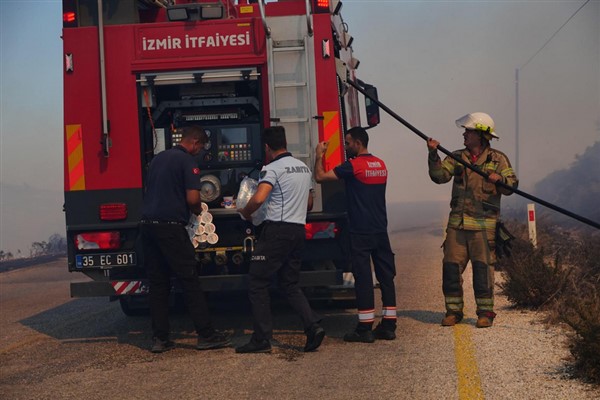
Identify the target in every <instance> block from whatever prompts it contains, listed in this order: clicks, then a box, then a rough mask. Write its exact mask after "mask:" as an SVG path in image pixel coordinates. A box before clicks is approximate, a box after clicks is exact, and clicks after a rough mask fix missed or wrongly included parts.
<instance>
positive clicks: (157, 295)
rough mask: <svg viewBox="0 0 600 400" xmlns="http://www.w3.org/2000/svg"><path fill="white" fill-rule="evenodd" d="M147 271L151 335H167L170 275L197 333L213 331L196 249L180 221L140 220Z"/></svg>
mask: <svg viewBox="0 0 600 400" xmlns="http://www.w3.org/2000/svg"><path fill="white" fill-rule="evenodd" d="M141 233H142V242H143V247H144V260H145V264H146V275H147V276H148V279H149V281H150V313H151V314H152V331H153V336H154V337H156V338H159V339H161V340H167V339H168V338H169V330H170V328H169V293H170V292H171V275H174V276H175V277H177V279H178V280H179V282H180V283H181V286H182V287H183V292H184V297H185V301H186V305H187V308H188V311H189V313H190V316H191V318H192V321H193V322H194V327H195V328H196V332H197V333H198V334H199V335H202V336H207V335H210V334H211V333H212V330H213V328H212V327H211V321H210V315H209V311H208V305H207V303H206V298H205V296H204V291H203V290H202V287H201V286H200V280H199V279H198V271H197V270H196V264H197V263H196V258H195V251H194V247H193V246H192V243H191V242H190V239H189V236H188V234H187V231H186V230H185V227H184V226H183V225H176V224H167V223H165V224H144V223H142V224H141Z"/></svg>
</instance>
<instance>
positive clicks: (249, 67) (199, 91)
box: [63, 0, 379, 312]
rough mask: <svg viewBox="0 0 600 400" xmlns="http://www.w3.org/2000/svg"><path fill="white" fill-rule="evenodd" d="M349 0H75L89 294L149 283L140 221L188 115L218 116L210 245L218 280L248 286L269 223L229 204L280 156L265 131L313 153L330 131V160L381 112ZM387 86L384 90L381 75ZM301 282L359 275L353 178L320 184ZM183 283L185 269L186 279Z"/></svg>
mask: <svg viewBox="0 0 600 400" xmlns="http://www.w3.org/2000/svg"><path fill="white" fill-rule="evenodd" d="M341 5H342V3H341V1H339V0H286V1H283V0H280V1H272V2H268V3H265V2H264V1H263V0H258V1H250V0H238V1H234V0H212V1H167V0H145V1H142V0H137V1H136V0H129V1H109V0H79V1H69V0H64V1H63V24H64V29H63V41H64V125H65V132H64V135H65V136H64V137H65V147H64V150H65V180H64V182H65V206H64V208H65V217H66V227H67V241H68V266H69V270H70V271H77V272H82V273H84V274H85V275H87V276H88V277H90V278H91V280H89V281H87V282H77V283H72V284H71V294H72V296H74V297H83V296H110V297H111V298H113V299H117V298H118V299H120V300H121V304H122V305H123V308H124V311H126V312H127V311H128V310H130V309H131V307H130V306H131V303H130V302H131V301H133V300H135V296H140V295H144V294H146V293H147V292H148V285H147V282H146V278H145V273H144V262H143V254H142V253H141V245H140V243H139V239H138V224H139V221H140V219H141V205H142V200H143V196H144V182H145V174H146V172H147V170H148V165H149V163H150V162H151V161H152V158H153V157H154V156H155V155H156V154H158V153H159V152H161V151H164V150H166V149H169V148H171V147H172V146H174V145H176V144H177V143H178V142H179V140H180V139H181V134H180V133H179V129H180V128H181V127H184V126H186V125H200V126H202V127H203V128H204V129H205V130H206V132H207V134H208V136H209V142H208V143H207V144H206V146H205V148H204V150H203V151H202V152H201V153H200V154H199V155H198V156H197V157H196V161H197V163H198V167H199V168H200V170H201V175H200V180H201V184H202V190H201V193H202V198H203V201H204V202H205V203H206V204H207V206H208V210H207V211H208V213H210V214H211V218H212V221H211V222H212V223H213V224H214V227H215V229H216V232H215V233H216V234H217V235H218V236H217V237H218V240H217V241H216V242H214V240H213V242H214V243H206V240H205V241H200V243H198V242H197V243H196V244H197V249H196V251H197V259H198V270H199V274H200V276H201V279H202V281H203V288H204V289H205V290H206V291H223V290H243V289H245V287H246V280H247V275H246V274H247V271H248V265H249V260H250V256H251V254H252V249H253V244H254V240H255V238H256V237H257V234H258V230H259V229H260V226H259V227H255V226H253V225H252V224H251V223H249V222H247V221H244V220H242V219H241V218H240V216H239V214H238V213H237V211H236V210H235V208H224V207H223V198H224V197H225V196H236V195H237V193H238V190H239V187H240V183H241V181H242V179H243V178H244V177H246V176H248V177H251V178H254V179H257V178H258V174H259V172H260V170H261V168H262V166H263V165H264V163H265V153H264V144H263V142H262V139H261V133H262V131H263V129H264V128H265V127H269V126H274V125H282V126H284V127H285V130H286V136H287V142H288V150H289V151H290V152H291V153H292V154H293V155H294V156H295V157H297V158H299V159H301V160H302V161H304V162H305V163H306V164H307V165H308V166H309V167H311V168H312V167H313V166H314V148H315V146H316V144H317V143H318V142H319V141H322V140H327V141H329V142H330V145H329V148H328V152H327V154H326V161H325V169H326V170H329V169H331V168H333V167H335V166H337V165H338V164H340V163H341V162H343V161H344V160H345V153H344V132H345V130H346V129H348V128H350V127H353V126H358V125H360V120H361V113H362V114H363V115H364V116H366V118H367V123H368V126H369V127H371V126H375V125H377V124H378V122H379V114H378V109H377V106H376V105H375V104H373V103H372V102H366V104H365V107H364V108H363V107H361V105H360V103H359V98H358V95H357V91H356V90H355V89H353V88H352V87H349V88H348V87H346V85H344V81H345V79H346V78H351V79H355V70H356V68H357V67H358V64H359V61H358V60H357V59H356V58H355V57H354V55H353V52H352V42H353V38H352V36H351V35H350V34H349V32H348V26H347V24H346V23H345V22H344V21H343V19H342V16H341V13H340V9H341ZM365 86H366V87H368V88H369V90H370V91H371V93H374V92H375V90H376V89H375V88H374V87H372V86H370V85H365ZM314 189H315V197H314V207H313V210H312V211H311V212H309V214H308V217H307V224H306V240H307V243H306V251H305V254H304V257H303V268H302V276H301V284H302V285H303V286H305V287H312V288H328V289H332V288H333V289H335V288H338V289H339V288H344V285H343V273H344V272H348V271H350V265H349V247H348V246H349V244H348V236H347V232H346V226H347V221H346V217H347V216H346V207H345V195H344V187H343V184H341V183H340V182H332V183H327V184H323V185H318V184H315V185H314ZM173 285H174V288H175V289H177V282H174V283H173Z"/></svg>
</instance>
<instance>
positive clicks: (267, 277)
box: [248, 221, 321, 340]
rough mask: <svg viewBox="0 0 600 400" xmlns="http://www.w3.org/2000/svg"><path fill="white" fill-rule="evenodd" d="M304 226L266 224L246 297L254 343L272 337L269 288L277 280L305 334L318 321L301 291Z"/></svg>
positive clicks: (280, 223) (250, 274) (254, 258)
mask: <svg viewBox="0 0 600 400" xmlns="http://www.w3.org/2000/svg"><path fill="white" fill-rule="evenodd" d="M304 237H305V230H304V225H300V224H291V223H286V222H271V221H267V222H265V225H264V227H263V229H262V232H261V233H260V236H259V238H258V241H257V244H256V248H255V250H254V253H253V254H252V262H251V264H250V271H249V277H250V282H249V289H248V296H249V298H250V303H251V304H252V315H253V317H254V333H253V334H252V337H253V339H255V340H270V339H271V338H272V337H273V320H272V315H271V298H270V295H269V287H270V286H271V283H272V281H273V279H274V278H275V276H276V279H277V283H278V286H279V289H280V290H281V291H282V292H283V294H284V295H285V297H286V298H287V300H288V302H289V303H290V305H291V306H292V308H293V309H294V311H296V313H298V314H299V315H300V318H301V320H302V325H303V327H304V330H305V331H307V330H308V329H309V328H310V327H311V325H312V324H314V323H317V322H319V321H320V320H321V317H320V316H318V315H317V314H316V313H315V312H314V311H313V310H312V309H311V307H310V305H309V303H308V300H307V299H306V296H304V293H303V292H302V289H300V285H299V283H298V282H299V279H300V266H301V264H302V261H301V256H302V250H303V249H304V240H305V238H304Z"/></svg>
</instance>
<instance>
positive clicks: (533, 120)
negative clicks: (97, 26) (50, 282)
mask: <svg viewBox="0 0 600 400" xmlns="http://www.w3.org/2000/svg"><path fill="white" fill-rule="evenodd" d="M584 3H585V1H584V0H564V1H502V0H497V1H481V2H474V1H433V0H429V1H377V0H374V1H373V0H370V1H357V0H355V1H352V0H343V8H342V15H343V16H344V21H345V22H346V23H347V24H348V27H349V33H350V34H351V35H352V36H353V37H354V43H353V45H352V46H353V49H354V52H355V57H357V58H358V59H359V60H360V67H359V68H358V71H357V72H358V76H359V77H360V79H362V80H364V81H365V82H368V83H371V84H373V85H375V86H377V87H378V90H379V97H380V100H381V101H382V102H383V103H385V104H386V105H387V106H388V107H390V108H391V109H393V110H394V111H395V112H397V113H398V114H399V115H401V116H402V117H403V118H404V119H406V120H408V121H409V122H410V123H411V124H412V125H414V126H415V127H417V128H418V129H420V130H421V131H422V132H423V133H425V134H426V135H428V136H431V137H434V138H436V139H438V140H439V141H440V142H441V144H442V145H443V146H444V147H446V148H447V149H449V150H454V149H458V148H461V147H462V137H461V133H462V132H461V130H460V129H458V128H456V126H455V125H454V120H455V119H457V118H458V117H460V116H462V115H464V114H467V113H469V112H475V111H482V112H487V113H489V114H490V115H491V116H492V117H493V118H494V120H495V122H496V130H497V132H498V134H499V135H500V137H501V139H500V141H494V143H493V146H494V147H495V148H498V149H499V150H501V151H503V152H505V153H506V154H507V155H508V157H509V158H510V159H511V161H512V163H513V166H515V167H516V166H517V165H518V168H517V175H518V176H519V178H520V181H521V189H523V190H525V191H529V190H532V189H533V188H534V186H535V184H536V183H537V182H539V181H540V180H542V179H543V178H545V177H547V176H548V175H550V174H552V173H553V172H554V171H557V170H563V169H566V168H568V167H569V166H570V165H572V163H573V162H574V161H575V160H576V156H577V155H581V154H583V153H584V151H585V150H586V148H588V147H589V146H592V145H593V144H594V143H596V142H598V141H599V140H600V116H599V113H600V111H599V110H600V1H598V0H592V1H589V2H588V3H587V4H585V6H584V7H583V8H581V10H580V11H579V12H577V13H576V14H575V15H574V16H573V17H572V18H571V19H570V20H569V18H570V17H571V16H572V15H573V14H574V13H575V12H576V11H577V9H578V8H579V7H581V6H582V5H583V4H584ZM566 21H568V22H567V23H566V24H565V22H566ZM563 24H564V26H563V27H562V28H561V26H562V25H563ZM559 28H560V30H559ZM0 29H1V31H0V53H1V54H0V63H1V65H0V144H1V146H0V147H1V150H0V151H1V156H0V157H1V158H0V164H1V165H0V167H1V168H0V184H1V185H0V228H1V232H0V249H2V250H5V251H6V250H10V251H12V252H13V254H14V253H16V250H17V249H21V250H22V251H24V250H25V249H28V248H29V246H30V245H31V243H32V242H33V241H39V240H46V239H47V238H48V236H49V235H51V234H52V233H55V232H58V233H64V218H63V215H62V202H63V201H62V188H63V172H62V171H63V170H62V168H63V167H62V160H63V154H62V153H63V150H62V149H63V147H62V136H63V122H62V57H63V55H62V43H61V40H60V35H61V29H62V23H61V2H59V1H11V0H1V1H0ZM557 31H558V33H556V32H557ZM555 33H556V35H555V36H553V35H554V34H555ZM550 38H551V40H549V39H550ZM548 40H549V41H548ZM544 44H546V45H545V46H544ZM543 46H544V47H543ZM542 47H543V49H542V50H541V51H540V49H541V48H542ZM538 51H539V52H538ZM516 69H519V109H518V112H519V116H520V117H519V122H520V124H519V131H520V138H519V143H518V145H519V160H516V147H517V140H516V137H515V129H516V114H517V109H516V90H515V72H516ZM369 132H370V135H371V143H370V146H369V147H370V150H371V151H372V153H374V154H375V155H377V156H379V157H381V158H383V159H384V160H385V161H386V163H387V165H388V168H389V170H390V181H389V182H390V183H389V186H388V201H389V203H390V214H391V215H390V223H391V226H390V227H391V229H399V228H400V229H402V228H405V227H410V226H412V225H413V221H414V224H417V223H419V221H420V220H423V218H419V214H422V213H425V212H426V211H424V210H423V209H420V208H419V209H417V208H411V207H413V206H411V204H412V205H415V204H418V203H420V204H421V205H423V204H424V203H427V204H443V208H445V211H443V212H442V211H440V213H439V215H440V217H439V218H444V216H445V214H446V212H447V208H446V207H447V203H448V201H449V196H450V185H436V184H434V183H432V182H431V181H430V180H429V177H428V175H427V162H426V146H425V143H424V141H423V140H422V139H420V138H419V137H417V136H415V135H414V134H413V133H412V132H410V131H409V130H408V129H406V128H404V127H403V126H401V125H400V124H399V123H397V122H396V121H394V120H393V119H392V118H391V117H389V116H387V115H384V113H383V112H382V123H381V125H380V126H379V127H376V128H374V129H373V130H370V131H369ZM597 154H598V153H597V152H595V153H593V154H591V157H598V155H597ZM560 179H563V178H561V177H560V176H558V177H557V181H554V182H553V184H552V186H551V187H550V188H548V189H547V190H549V191H550V192H549V193H545V194H546V195H548V196H550V197H553V192H552V191H553V189H552V188H553V187H560V186H561V185H562V184H563V183H564V182H561V181H560ZM513 197H514V196H513ZM510 201H512V199H511V200H510ZM510 201H509V202H508V203H510ZM429 202H430V203H429ZM396 203H398V204H401V203H408V205H405V207H400V208H395V207H393V206H392V204H396ZM505 204H507V203H505ZM573 206H574V207H576V206H577V205H576V204H573ZM432 207H433V208H434V209H435V206H432ZM571 211H573V212H578V211H579V210H576V209H573V210H571ZM436 215H437V214H436ZM427 218H429V217H427ZM440 226H443V223H442V222H440Z"/></svg>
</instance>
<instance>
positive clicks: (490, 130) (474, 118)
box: [456, 112, 500, 140]
mask: <svg viewBox="0 0 600 400" xmlns="http://www.w3.org/2000/svg"><path fill="white" fill-rule="evenodd" d="M456 126H458V127H459V128H465V129H475V130H477V131H480V132H483V133H484V134H485V133H487V135H486V139H488V140H490V139H491V138H496V139H500V138H499V137H498V135H496V133H495V132H494V120H493V119H492V117H490V116H489V115H487V114H486V113H482V112H474V113H471V114H467V115H465V116H462V117H460V118H459V119H457V120H456Z"/></svg>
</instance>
